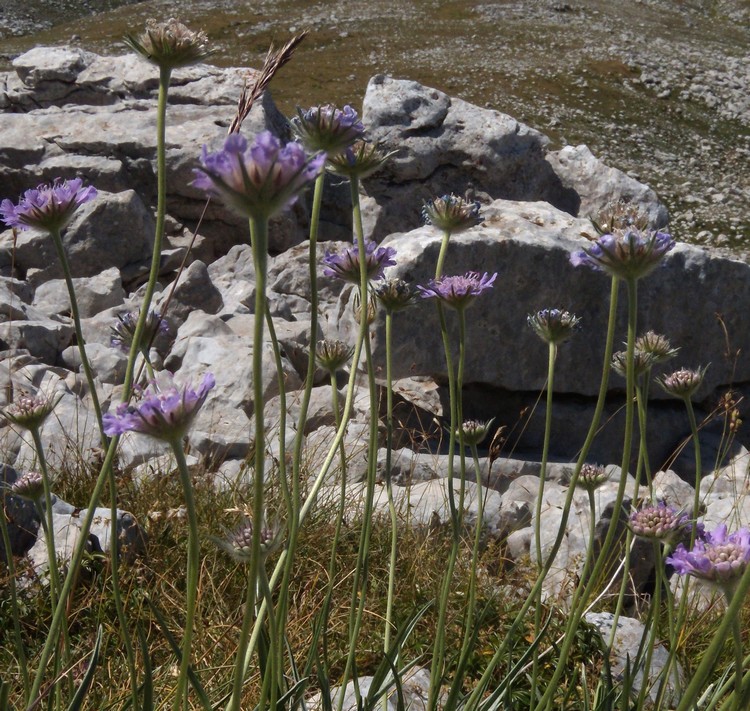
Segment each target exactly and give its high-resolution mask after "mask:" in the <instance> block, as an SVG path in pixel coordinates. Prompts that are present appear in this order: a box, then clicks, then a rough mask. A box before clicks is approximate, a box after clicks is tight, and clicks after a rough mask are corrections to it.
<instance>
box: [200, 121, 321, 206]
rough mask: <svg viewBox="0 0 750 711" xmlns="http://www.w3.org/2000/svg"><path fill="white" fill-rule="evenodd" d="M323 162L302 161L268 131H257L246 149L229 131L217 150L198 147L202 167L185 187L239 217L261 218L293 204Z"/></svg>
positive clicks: (296, 150)
mask: <svg viewBox="0 0 750 711" xmlns="http://www.w3.org/2000/svg"><path fill="white" fill-rule="evenodd" d="M325 160H326V156H325V153H318V154H316V155H314V156H313V157H312V158H310V157H308V156H307V154H306V153H305V150H304V148H302V146H301V145H300V144H299V143H287V144H286V145H285V146H282V144H281V141H279V139H278V138H276V136H274V135H273V134H272V133H271V132H270V131H263V132H262V133H259V134H258V135H257V136H256V137H255V141H254V142H253V144H252V145H251V146H249V147H248V143H247V140H246V139H245V137H244V136H241V135H240V134H239V133H232V134H230V135H229V136H227V139H226V140H225V141H224V148H223V150H220V151H217V152H216V153H209V152H208V150H207V148H206V146H203V155H202V156H201V163H202V164H203V168H196V169H195V170H194V171H193V172H194V173H195V175H196V178H195V180H193V182H192V183H191V185H193V186H194V187H196V188H200V189H201V190H205V191H206V192H207V193H208V194H209V195H213V196H215V197H218V198H220V199H221V200H222V201H223V202H224V203H225V204H226V205H227V206H228V207H231V208H232V209H233V210H235V211H236V212H238V213H239V214H241V215H244V216H245V217H251V218H254V219H267V218H269V217H271V216H272V215H275V214H276V213H278V212H281V211H282V210H285V209H286V208H288V207H290V206H291V205H293V204H294V202H295V201H296V200H297V196H298V194H299V193H300V192H301V191H302V189H303V188H304V187H305V185H306V184H307V183H309V182H310V181H311V180H314V179H315V177H316V176H317V175H318V174H319V173H320V171H321V170H322V169H323V165H324V164H325Z"/></svg>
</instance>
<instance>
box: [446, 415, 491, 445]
mask: <svg viewBox="0 0 750 711" xmlns="http://www.w3.org/2000/svg"><path fill="white" fill-rule="evenodd" d="M494 421H495V418H494V417H493V418H492V419H491V420H487V421H486V422H482V421H480V420H464V421H463V423H462V424H461V427H460V434H461V436H462V437H463V441H464V444H465V445H466V446H467V447H476V446H477V445H478V444H479V443H480V442H482V440H484V438H485V437H486V436H487V434H488V433H489V431H490V427H492V423H493V422H494ZM456 436H457V437H458V436H459V433H458V432H457V433H456Z"/></svg>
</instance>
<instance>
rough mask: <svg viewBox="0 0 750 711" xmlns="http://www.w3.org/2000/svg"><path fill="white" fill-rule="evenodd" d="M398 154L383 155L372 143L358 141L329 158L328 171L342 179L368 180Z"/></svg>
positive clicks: (392, 152) (393, 152)
mask: <svg viewBox="0 0 750 711" xmlns="http://www.w3.org/2000/svg"><path fill="white" fill-rule="evenodd" d="M395 153H396V151H391V152H390V153H382V152H381V151H379V150H378V149H377V148H376V147H375V146H373V145H372V143H367V141H356V142H355V143H354V145H352V146H348V147H347V148H345V149H344V150H343V151H340V152H339V153H334V154H333V155H329V156H328V163H327V164H326V165H327V167H328V170H330V171H331V172H332V173H334V174H336V175H340V176H341V177H342V178H348V179H349V180H352V179H353V178H367V177H369V176H370V175H372V174H373V173H375V172H376V171H378V170H380V168H382V167H383V165H384V164H385V162H386V161H387V160H388V159H389V158H390V157H391V156H392V155H394V154H395Z"/></svg>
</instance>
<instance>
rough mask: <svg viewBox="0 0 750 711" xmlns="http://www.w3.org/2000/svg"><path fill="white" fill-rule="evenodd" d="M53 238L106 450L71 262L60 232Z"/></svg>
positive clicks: (92, 402)
mask: <svg viewBox="0 0 750 711" xmlns="http://www.w3.org/2000/svg"><path fill="white" fill-rule="evenodd" d="M50 235H51V236H52V244H54V245H55V251H56V252H57V258H58V260H59V262H60V266H61V267H62V270H63V277H64V278H65V286H66V287H67V288H68V298H69V299H70V314H71V316H72V317H73V328H74V329H75V334H76V341H77V343H78V353H79V355H80V358H81V367H82V368H83V373H84V375H85V377H86V383H87V384H88V386H89V395H90V396H91V404H92V406H93V408H94V414H95V415H96V422H97V425H98V426H99V437H100V438H101V442H102V447H104V448H105V449H106V447H107V445H108V444H109V441H108V440H107V437H106V435H105V434H104V429H103V427H102V408H101V405H100V404H99V395H98V394H97V392H96V383H95V381H94V373H93V371H92V370H91V363H89V358H88V356H87V355H86V342H85V340H84V338H83V331H82V330H81V312H80V310H79V309H78V299H77V298H76V290H75V287H74V286H73V275H72V274H71V272H70V262H68V257H67V255H66V254H65V247H64V246H63V241H62V235H61V234H60V230H50Z"/></svg>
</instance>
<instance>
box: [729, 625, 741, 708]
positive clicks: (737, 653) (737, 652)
mask: <svg viewBox="0 0 750 711" xmlns="http://www.w3.org/2000/svg"><path fill="white" fill-rule="evenodd" d="M740 625H741V622H740V618H739V616H737V617H734V618H733V619H732V638H733V640H734V696H735V699H734V711H742V664H743V660H742V627H741V626H740Z"/></svg>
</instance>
